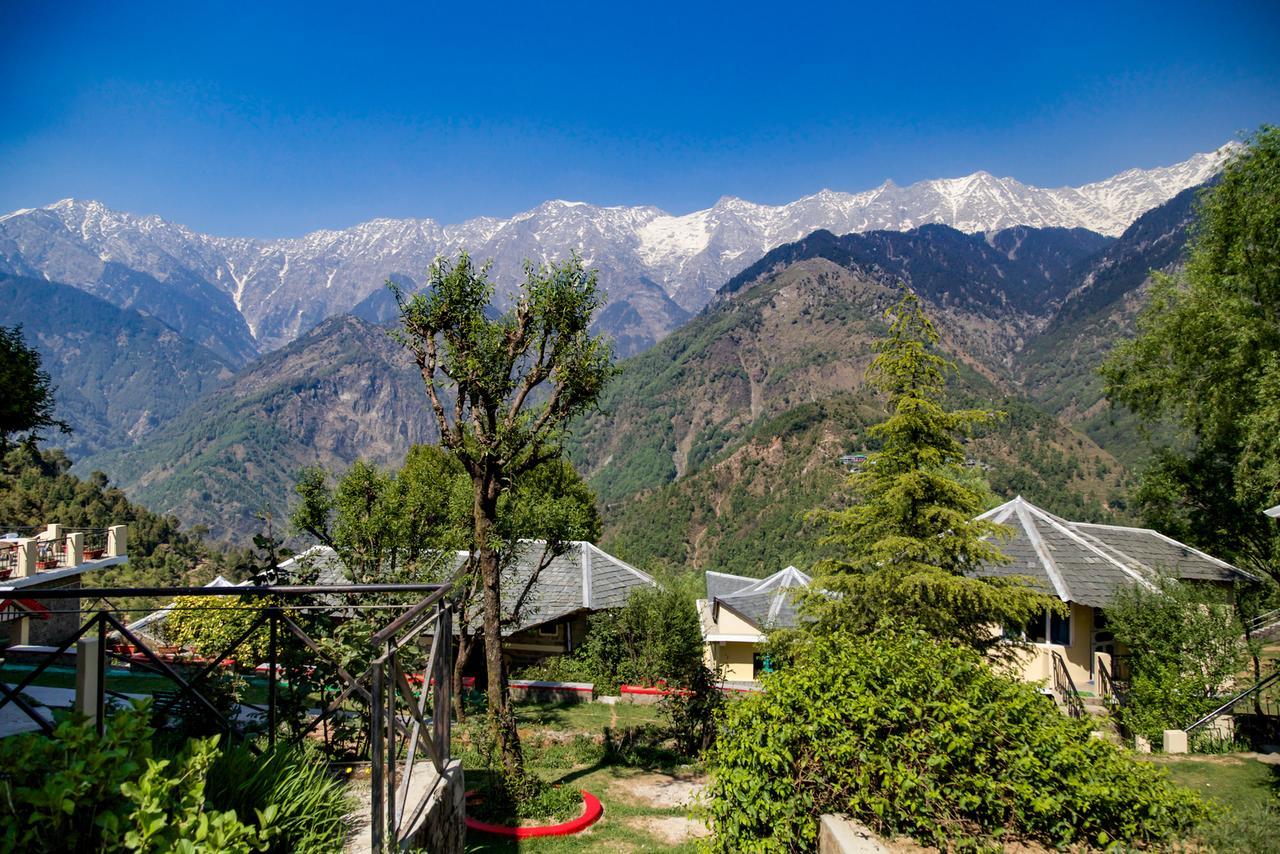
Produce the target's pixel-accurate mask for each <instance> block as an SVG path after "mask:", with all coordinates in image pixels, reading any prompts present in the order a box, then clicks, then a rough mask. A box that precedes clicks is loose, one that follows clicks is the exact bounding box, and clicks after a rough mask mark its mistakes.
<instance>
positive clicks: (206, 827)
mask: <svg viewBox="0 0 1280 854" xmlns="http://www.w3.org/2000/svg"><path fill="white" fill-rule="evenodd" d="M147 720H148V712H147V709H146V708H145V706H139V707H137V708H135V709H133V710H129V711H124V712H120V713H119V714H116V715H115V716H113V717H112V718H111V721H110V724H109V725H108V726H107V728H106V732H105V734H104V735H103V736H102V737H99V736H98V734H97V732H96V731H95V729H94V727H93V726H92V725H91V724H87V723H85V722H83V721H68V722H64V723H62V724H60V725H59V726H58V728H57V730H56V731H55V733H54V735H53V737H51V738H49V737H45V736H44V735H43V734H42V733H30V734H24V735H16V736H11V737H9V738H5V739H0V850H4V851H185V852H247V851H261V850H264V849H265V848H266V846H267V844H268V842H269V840H270V838H271V836H273V835H274V832H275V831H274V828H272V827H271V822H272V819H273V818H274V816H275V813H276V809H275V808H274V807H270V806H266V807H264V808H263V809H261V810H255V811H254V812H253V813H252V815H251V816H250V823H248V824H246V823H243V822H241V821H240V819H239V818H237V816H236V814H235V813H234V812H231V811H217V810H212V809H207V808H206V804H205V796H204V791H205V780H206V775H207V773H208V771H209V767H210V765H211V764H212V763H213V762H214V760H215V759H216V757H217V741H218V740H217V738H216V737H214V738H209V739H198V740H193V741H191V742H189V743H188V745H187V747H186V748H185V749H184V750H183V751H182V752H180V753H179V754H178V755H177V756H176V757H174V758H172V759H157V758H154V756H153V738H152V736H153V731H152V730H151V728H150V727H149V726H148V725H147ZM254 819H256V822H254Z"/></svg>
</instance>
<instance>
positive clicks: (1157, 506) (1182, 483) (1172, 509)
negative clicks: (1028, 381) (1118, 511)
mask: <svg viewBox="0 0 1280 854" xmlns="http://www.w3.org/2000/svg"><path fill="white" fill-rule="evenodd" d="M1102 373H1103V377H1104V379H1105V382H1106V393H1107V396H1108V398H1110V400H1111V401H1112V402H1113V403H1115V404H1123V405H1124V406H1127V407H1129V408H1130V409H1132V410H1133V411H1134V412H1136V413H1137V414H1138V415H1139V416H1141V417H1142V418H1143V419H1145V420H1146V421H1147V422H1148V423H1152V424H1159V423H1166V422H1171V423H1173V424H1174V425H1176V426H1177V427H1178V428H1180V433H1181V435H1180V437H1179V438H1180V441H1179V442H1177V443H1176V444H1174V445H1172V446H1171V447H1166V448H1161V449H1159V450H1158V451H1157V453H1156V454H1155V457H1154V459H1153V461H1152V462H1151V464H1150V465H1149V467H1148V468H1147V469H1146V471H1145V472H1144V473H1143V475H1142V483H1141V487H1140V489H1139V491H1138V494H1137V499H1138V505H1139V508H1140V509H1141V511H1142V512H1143V515H1144V516H1145V517H1146V520H1147V521H1148V522H1149V523H1151V524H1153V525H1155V526H1157V527H1159V528H1160V529H1161V530H1164V531H1166V532H1168V533H1170V534H1172V535H1174V536H1177V537H1179V538H1182V539H1185V540H1187V541H1188V542H1192V543H1195V544H1197V545H1199V546H1201V547H1203V548H1205V549H1207V550H1208V551H1211V552H1212V553H1214V554H1216V555H1220V556H1221V557H1223V558H1226V559H1228V560H1231V561H1232V562H1234V563H1236V564H1238V565H1240V566H1243V567H1246V568H1253V569H1257V570H1261V571H1262V572H1264V573H1269V574H1270V576H1271V577H1272V578H1273V579H1277V580H1280V566H1277V560H1276V555H1277V529H1276V526H1275V523H1274V522H1272V521H1270V520H1268V519H1266V518H1264V517H1263V516H1262V515H1261V511H1262V509H1263V508H1265V507H1268V506H1270V505H1272V504H1275V503H1277V502H1280V128H1276V127H1272V126H1263V127H1262V128H1261V129H1259V130H1258V131H1257V133H1255V134H1254V135H1253V137H1252V138H1251V139H1249V140H1248V145H1247V146H1245V147H1244V148H1243V149H1242V150H1241V151H1240V152H1238V153H1237V154H1236V155H1235V156H1233V157H1232V159H1231V160H1230V161H1229V162H1228V163H1227V165H1226V168H1225V170H1224V171H1223V173H1222V176H1221V179H1220V180H1219V181H1218V182H1217V183H1216V184H1215V185H1214V186H1212V187H1211V188H1209V189H1208V190H1207V191H1206V192H1205V193H1204V195H1203V196H1202V197H1201V199H1200V207H1199V218H1198V222H1197V224H1196V226H1195V228H1194V230H1193V233H1192V240H1191V243H1190V250H1189V255H1188V258H1187V263H1186V267H1185V269H1184V270H1183V271H1182V272H1181V273H1179V274H1177V275H1174V276H1163V275H1157V276H1155V277H1154V284H1153V285H1152V288H1151V295H1150V302H1149V304H1148V306H1147V307H1146V309H1145V310H1144V311H1143V313H1142V315H1141V316H1140V317H1139V319H1138V335H1137V337H1136V338H1135V339H1134V340H1133V341H1129V342H1126V343H1122V344H1120V345H1119V346H1117V347H1116V348H1115V350H1114V351H1113V352H1112V354H1111V356H1110V357H1108V359H1107V361H1106V363H1105V364H1104V365H1103V368H1102Z"/></svg>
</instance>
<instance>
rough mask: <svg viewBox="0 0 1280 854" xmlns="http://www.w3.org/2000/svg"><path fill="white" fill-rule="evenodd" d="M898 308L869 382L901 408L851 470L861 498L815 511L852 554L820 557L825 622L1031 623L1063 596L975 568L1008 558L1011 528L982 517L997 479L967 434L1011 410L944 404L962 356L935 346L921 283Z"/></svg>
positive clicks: (937, 627)
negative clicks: (918, 292)
mask: <svg viewBox="0 0 1280 854" xmlns="http://www.w3.org/2000/svg"><path fill="white" fill-rule="evenodd" d="M887 316H888V320H889V324H890V325H889V335H888V337H887V338H885V339H882V340H880V341H879V342H877V344H876V350H877V355H876V357H875V359H874V360H873V361H872V362H871V365H870V367H869V368H868V370H867V383H868V384H869V385H870V386H872V387H873V388H875V389H876V390H878V391H880V392H882V393H884V394H885V395H887V397H888V407H889V417H888V419H887V420H885V421H883V422H881V423H880V424H877V425H875V426H874V427H872V428H871V429H870V430H869V431H868V433H869V435H870V437H871V439H872V440H873V441H878V442H879V443H880V449H879V450H878V451H875V452H873V453H871V454H869V455H868V459H867V463H866V464H865V465H864V466H863V467H862V469H860V470H859V471H857V472H855V473H854V474H853V475H851V476H850V486H851V488H852V493H853V497H854V502H853V504H852V505H851V506H850V507H848V508H847V509H843V510H835V511H816V512H815V513H814V514H813V515H814V516H815V517H816V518H817V519H818V520H820V521H822V522H825V523H826V524H827V525H828V526H829V533H828V534H827V536H826V538H825V542H826V543H827V544H830V545H833V546H836V547H837V548H839V549H840V551H841V552H842V556H841V557H839V558H837V559H832V560H826V561H823V562H821V563H820V564H819V565H818V567H817V578H816V580H815V582H814V585H813V588H812V591H811V592H810V594H809V595H808V596H807V597H806V610H807V611H809V613H810V614H811V615H812V616H814V617H815V618H816V619H817V621H818V626H819V627H820V628H822V629H830V628H832V627H843V628H852V629H860V630H867V629H869V628H870V627H871V626H874V625H875V624H876V623H877V622H878V621H879V620H880V619H881V617H882V616H883V615H885V614H891V615H893V616H894V617H895V618H897V619H900V620H914V621H916V622H918V623H919V624H920V625H921V626H923V627H925V628H927V629H929V630H930V631H933V632H935V633H936V634H938V635H941V636H945V637H952V638H957V639H961V640H964V641H965V642H967V643H969V644H971V645H974V646H979V647H981V646H987V645H989V644H991V643H992V642H993V641H994V638H993V633H992V631H991V627H992V626H993V625H1022V624H1025V623H1027V622H1029V621H1030V619H1031V618H1033V617H1034V616H1036V615H1037V614H1043V613H1044V610H1045V608H1055V607H1059V604H1058V603H1057V602H1056V600H1053V599H1051V598H1050V597H1048V596H1046V595H1044V594H1043V593H1041V592H1039V591H1037V590H1035V589H1033V588H1032V587H1030V586H1028V585H1027V584H1026V583H1025V581H1024V580H1022V579H1017V578H1001V579H995V578H970V577H968V576H967V575H966V574H965V573H966V571H968V570H970V569H972V568H973V567H976V566H979V565H983V564H993V563H1002V562H1004V561H1005V558H1004V556H1003V554H1002V553H1001V551H1000V549H999V547H998V546H997V545H996V543H994V542H992V540H993V538H994V537H996V536H997V535H1000V534H1002V533H1003V529H1002V528H1001V527H1000V526H999V525H996V524H994V523H992V522H988V521H986V520H982V519H976V518H975V517H976V516H977V515H978V514H980V513H981V512H982V511H983V510H984V509H985V501H986V497H987V496H988V495H989V494H990V491H989V489H988V488H986V486H985V484H983V483H981V482H975V476H974V474H973V473H972V472H967V471H966V470H965V468H964V465H963V464H964V460H965V452H964V445H963V444H962V443H961V441H960V437H961V436H963V435H965V434H966V433H968V432H970V431H972V430H973V429H974V428H976V427H978V426H980V425H985V424H990V423H992V422H993V421H995V420H996V419H997V418H998V417H999V415H1000V413H996V412H989V411H984V410H948V409H946V408H944V406H943V403H942V393H943V389H944V387H945V384H946V374H947V372H948V371H951V370H954V365H953V364H952V363H950V362H948V361H947V360H946V359H944V358H943V357H942V356H940V355H938V354H937V353H936V352H934V349H933V348H934V346H935V345H936V344H937V341H938V333H937V331H936V330H935V329H934V326H933V323H932V322H931V321H930V320H929V318H928V317H926V316H925V314H924V311H923V309H922V308H921V306H920V302H919V300H918V299H917V298H916V296H915V295H914V294H911V293H907V294H906V295H905V296H904V297H903V298H902V300H901V302H899V303H898V304H897V305H896V306H895V307H894V308H892V309H890V311H889V312H888V315H887Z"/></svg>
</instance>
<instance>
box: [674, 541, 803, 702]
mask: <svg viewBox="0 0 1280 854" xmlns="http://www.w3.org/2000/svg"><path fill="white" fill-rule="evenodd" d="M811 580H812V579H810V578H809V576H807V575H805V574H804V573H803V572H801V571H800V570H798V569H796V568H795V567H794V566H789V567H787V568H786V569H783V570H781V571H779V572H775V573H774V574H773V575H770V576H769V577H768V578H746V577H744V576H741V575H729V574H727V573H724V572H708V573H707V598H706V599H699V600H698V606H697V607H698V620H699V623H700V624H701V626H702V643H703V648H704V650H705V657H706V662H707V666H708V667H710V668H712V669H713V670H719V671H720V672H721V674H722V678H723V679H724V680H725V681H727V682H753V681H755V680H756V679H758V678H759V677H760V674H761V673H762V672H763V671H764V668H765V661H764V658H763V655H762V653H761V644H763V643H764V639H765V635H764V633H765V632H766V631H767V630H769V629H779V628H791V627H793V626H795V624H796V620H797V619H798V616H799V610H798V607H797V606H798V602H797V594H798V593H799V591H800V590H802V589H804V588H806V587H808V586H809V583H810V581H811Z"/></svg>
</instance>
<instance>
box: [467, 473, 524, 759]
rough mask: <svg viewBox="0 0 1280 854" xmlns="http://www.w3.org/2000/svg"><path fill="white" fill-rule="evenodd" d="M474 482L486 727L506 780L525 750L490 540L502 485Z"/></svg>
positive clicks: (485, 478) (492, 477)
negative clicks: (506, 656)
mask: <svg viewBox="0 0 1280 854" xmlns="http://www.w3.org/2000/svg"><path fill="white" fill-rule="evenodd" d="M473 482H474V483H475V547H476V559H477V560H476V563H477V568H478V569H479V572H480V585H481V593H482V600H481V601H482V603H483V606H484V660H485V671H486V672H487V674H488V678H489V685H488V699H489V729H490V734H491V735H492V737H493V743H494V746H495V747H496V748H497V751H498V754H499V756H500V757H501V759H502V770H503V772H504V774H505V775H506V777H507V778H508V779H509V780H512V781H516V780H519V779H520V778H521V777H523V776H524V752H523V751H522V750H521V748H520V734H519V732H518V731H517V730H516V718H515V713H514V712H513V711H512V709H511V697H510V694H509V692H508V690H507V674H506V668H505V666H504V665H503V662H502V578H501V569H502V567H501V566H499V564H498V553H497V552H496V551H495V550H494V548H493V544H492V543H491V542H490V541H489V535H490V533H491V532H492V530H493V526H494V523H495V522H496V520H497V516H498V496H499V494H500V493H501V487H500V484H499V481H498V477H497V475H496V473H493V472H482V473H481V475H480V477H474V478H473Z"/></svg>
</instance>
